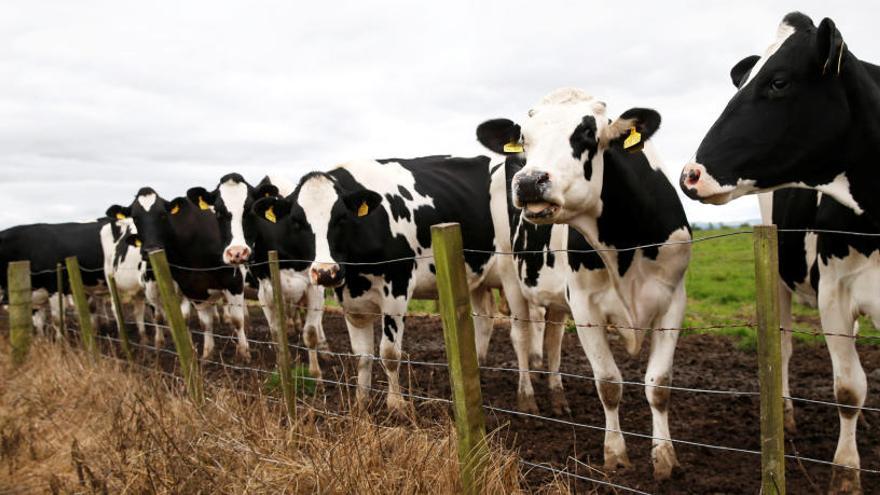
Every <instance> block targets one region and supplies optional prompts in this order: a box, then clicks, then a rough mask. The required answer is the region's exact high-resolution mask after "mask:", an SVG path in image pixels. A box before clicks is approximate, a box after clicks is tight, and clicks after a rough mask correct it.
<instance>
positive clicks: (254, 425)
mask: <svg viewBox="0 0 880 495" xmlns="http://www.w3.org/2000/svg"><path fill="white" fill-rule="evenodd" d="M8 356H9V353H8V347H7V343H6V342H5V341H2V342H0V373H2V378H0V492H21V493H30V492H37V493H39V492H52V493H70V492H79V493H83V492H86V493H359V494H361V493H363V494H370V493H376V494H388V493H395V494H398V493H403V494H405V493H455V492H458V491H459V484H458V483H459V480H458V472H457V460H456V453H455V441H454V430H453V429H452V428H451V427H450V425H449V422H448V421H445V422H442V424H437V425H433V426H428V427H420V428H414V427H412V426H385V425H380V424H376V421H375V420H373V419H371V418H370V417H369V416H368V415H360V416H345V417H335V416H328V415H325V414H323V413H320V412H318V411H315V410H303V411H302V414H301V415H300V419H299V420H298V421H297V422H296V423H295V424H294V425H292V426H289V425H288V424H287V423H286V420H284V419H283V416H284V415H283V410H282V409H281V407H280V406H279V405H277V404H273V403H271V402H269V401H267V400H265V398H264V397H262V398H256V399H255V398H254V397H253V396H252V395H248V394H246V393H242V392H241V391H238V390H234V389H231V388H225V387H219V388H218V387H212V388H211V392H210V393H209V399H208V400H207V403H206V404H205V405H204V406H203V407H202V408H197V407H195V406H194V405H193V404H191V403H190V402H189V401H188V400H187V399H186V398H185V396H183V395H182V393H181V390H180V389H179V384H177V383H175V382H174V381H173V380H170V379H168V378H167V377H166V378H162V377H160V376H159V375H156V374H151V373H146V372H143V371H138V370H134V371H126V370H125V369H124V365H123V364H121V363H120V362H118V361H112V360H110V359H107V358H101V359H99V360H98V362H96V363H91V362H89V360H88V359H86V358H85V356H84V355H83V354H82V353H81V352H80V351H78V350H75V349H71V348H69V347H66V346H64V345H59V344H50V343H44V342H37V343H36V344H35V345H34V347H33V348H32V351H31V355H30V357H29V359H28V361H27V362H26V363H25V364H24V365H23V366H21V367H19V368H17V369H16V368H13V367H12V365H11V363H10V361H9V358H8ZM220 385H222V384H220ZM239 387H240V385H239ZM247 392H250V393H259V392H260V386H259V384H254V386H253V387H252V389H251V390H249V391H247ZM492 452H493V455H492V456H491V463H492V465H491V466H490V467H489V469H487V470H486V472H487V474H486V480H485V486H486V490H485V491H486V493H522V492H523V491H524V488H523V487H524V484H523V480H522V475H521V473H520V471H519V467H518V462H517V458H516V457H515V456H514V455H513V454H511V453H509V452H504V451H502V450H501V449H499V448H498V447H496V446H493V448H492ZM540 491H542V492H548V493H550V492H560V491H567V490H566V487H565V486H563V485H562V484H561V483H560V482H556V483H555V484H552V485H550V486H545V487H542V488H541V490H540Z"/></svg>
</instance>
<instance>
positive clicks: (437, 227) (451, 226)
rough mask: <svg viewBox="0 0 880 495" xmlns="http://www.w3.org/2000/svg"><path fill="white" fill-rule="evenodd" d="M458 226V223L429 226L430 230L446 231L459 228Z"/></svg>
mask: <svg viewBox="0 0 880 495" xmlns="http://www.w3.org/2000/svg"><path fill="white" fill-rule="evenodd" d="M459 227H460V224H459V223H458V222H446V223H438V224H434V225H431V230H448V229H455V228H459Z"/></svg>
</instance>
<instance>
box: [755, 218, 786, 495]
mask: <svg viewBox="0 0 880 495" xmlns="http://www.w3.org/2000/svg"><path fill="white" fill-rule="evenodd" d="M754 232H755V233H754V243H755V287H756V291H755V297H756V301H755V302H756V305H755V307H756V310H757V321H758V378H759V381H760V393H761V493H764V494H765V495H766V494H780V495H784V494H785V438H784V433H783V413H782V411H783V408H782V405H783V398H782V343H781V334H780V328H779V251H778V249H779V248H778V243H777V232H776V226H775V225H756V226H755V231H754Z"/></svg>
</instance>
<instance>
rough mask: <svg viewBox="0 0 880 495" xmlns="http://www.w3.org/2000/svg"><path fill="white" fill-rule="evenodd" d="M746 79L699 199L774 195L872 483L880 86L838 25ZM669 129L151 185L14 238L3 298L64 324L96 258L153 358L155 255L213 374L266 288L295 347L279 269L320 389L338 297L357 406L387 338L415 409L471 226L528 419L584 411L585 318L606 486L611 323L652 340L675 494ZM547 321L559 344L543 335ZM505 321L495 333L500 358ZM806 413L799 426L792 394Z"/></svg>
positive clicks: (651, 375)
mask: <svg viewBox="0 0 880 495" xmlns="http://www.w3.org/2000/svg"><path fill="white" fill-rule="evenodd" d="M731 78H732V80H733V83H734V85H735V86H736V88H737V90H736V93H735V94H734V96H733V97H732V99H731V100H730V103H729V104H728V106H727V108H726V109H725V110H724V111H723V113H722V114H721V116H720V117H719V118H718V120H717V121H716V123H715V124H714V125H713V126H712V128H711V129H710V130H709V132H708V134H707V135H706V137H705V138H704V139H703V141H702V143H700V145H699V148H698V151H697V153H696V155H695V158H694V161H692V162H691V163H688V164H687V165H685V167H684V169H683V170H682V173H681V178H680V184H679V186H680V188H681V190H682V191H683V192H684V193H685V194H686V195H687V196H688V197H690V198H692V199H696V200H699V201H702V202H706V203H714V204H722V203H726V202H728V201H730V200H732V199H734V198H736V197H739V196H741V195H744V194H752V193H763V194H761V197H760V198H761V206H762V215H763V216H764V220H765V221H766V222H768V223H769V222H771V221H772V222H773V223H775V224H777V225H778V226H779V227H780V228H781V229H783V232H781V234H780V274H781V280H782V282H783V283H782V284H781V287H780V295H781V298H782V302H783V304H782V306H783V308H782V315H781V320H782V326H783V328H784V329H791V309H790V304H791V300H792V297H793V296H795V297H798V298H800V299H802V300H805V301H807V302H809V303H812V304H816V305H818V307H819V310H820V314H821V320H822V327H823V330H824V331H825V332H826V333H827V334H829V335H828V336H827V339H826V341H827V343H828V349H829V351H830V355H831V359H832V363H833V369H834V391H835V396H836V399H837V401H838V402H839V403H841V404H843V405H845V406H852V407H841V408H839V416H840V437H839V443H838V448H837V451H836V453H835V456H834V462H835V463H836V464H840V465H843V466H849V467H854V468H857V467H858V466H859V455H858V451H857V448H856V441H855V439H856V426H857V418H858V408H859V407H861V406H862V405H863V404H864V400H865V394H866V391H867V382H866V376H865V373H864V371H863V369H862V367H861V364H860V362H859V357H858V354H857V352H856V346H855V339H854V338H852V337H854V336H855V335H856V333H857V332H858V325H857V317H858V316H859V315H868V316H871V317H873V318H874V320H875V321H876V322H878V323H880V249H878V248H880V238H877V237H872V236H852V235H842V234H839V233H835V232H831V231H855V232H865V233H874V232H880V230H878V226H880V199H878V198H880V196H878V195H877V194H876V191H878V190H880V189H878V186H880V169H875V168H871V167H873V165H871V163H870V162H871V161H872V159H874V160H876V157H877V156H880V68H878V67H876V66H874V65H871V64H868V63H865V62H862V61H860V60H858V59H857V58H856V57H855V55H853V54H852V53H851V52H850V51H849V47H848V46H847V45H846V43H845V42H844V41H843V38H842V36H841V34H840V32H839V31H838V30H837V29H836V28H835V26H834V23H833V22H832V21H831V20H829V19H825V20H823V21H822V23H821V24H820V25H819V26H818V27H815V26H814V24H813V22H812V20H810V19H809V18H808V17H806V16H805V15H803V14H799V13H793V14H789V15H788V16H786V17H785V18H784V19H783V21H782V23H781V24H780V27H779V30H778V38H777V40H776V41H775V42H774V43H773V45H771V47H770V48H768V50H767V51H766V52H765V53H764V54H763V55H762V56H752V57H747V58H746V59H744V60H743V61H741V62H740V63H738V64H736V65H735V66H734V68H733V69H732V71H731ZM660 120H661V118H660V114H659V113H658V112H656V111H654V110H651V109H646V108H633V109H630V110H627V111H625V112H623V113H622V114H620V115H619V116H614V115H609V114H608V113H607V109H606V104H605V103H604V102H602V101H600V100H598V99H596V98H594V97H592V96H590V95H589V94H588V93H586V92H584V91H581V90H579V89H572V88H564V89H559V90H556V91H553V92H551V93H549V94H547V95H546V96H544V97H543V98H542V99H541V100H540V101H539V102H538V103H537V104H536V105H535V106H533V107H532V108H531V109H529V110H528V112H527V113H526V114H525V116H524V117H523V118H522V119H521V120H519V122H514V121H512V120H508V119H493V120H488V121H486V122H484V123H482V124H480V125H479V126H478V127H477V129H476V135H477V140H478V141H479V142H480V143H481V144H482V145H483V146H485V147H486V148H487V149H488V150H490V151H492V152H493V154H492V157H486V156H478V157H474V158H457V157H451V156H428V157H422V158H415V159H382V160H359V161H351V162H347V163H344V164H342V165H338V166H336V167H333V168H330V169H329V170H325V171H316V172H311V173H308V174H306V175H304V176H302V177H301V178H300V179H299V180H298V181H290V180H287V179H284V178H281V177H270V176H267V177H265V178H263V179H262V180H261V181H260V182H259V183H257V184H253V185H252V184H250V183H248V182H247V181H246V180H245V179H244V178H243V177H242V176H241V175H239V174H234V173H233V174H229V175H226V176H224V177H222V178H220V180H219V182H218V184H217V186H216V187H214V188H213V189H211V190H208V189H206V188H203V187H192V188H190V189H189V190H188V191H187V193H186V195H185V196H181V197H177V198H171V199H169V198H164V197H162V196H161V195H160V194H159V193H158V192H157V191H155V190H153V189H152V188H149V187H144V188H142V189H140V190H139V191H137V193H136V194H135V197H134V200H133V201H132V202H131V203H130V204H127V205H112V206H110V207H109V208H108V209H107V211H106V215H105V216H104V217H102V218H101V219H99V220H97V221H96V222H90V223H67V224H53V225H47V224H36V225H23V226H18V227H13V228H10V229H8V230H6V231H3V232H0V272H2V273H0V275H2V277H0V283H2V284H3V286H4V289H5V288H6V287H5V284H6V264H7V263H8V262H9V261H13V260H20V259H27V260H30V262H31V267H32V271H33V272H34V275H33V280H32V286H33V289H34V295H33V300H34V303H35V308H36V309H35V314H34V321H35V324H36V325H37V327H38V328H40V329H42V328H43V327H44V326H46V325H49V326H55V327H56V328H57V327H58V321H59V315H60V312H59V307H58V304H57V302H56V301H57V300H58V298H57V297H54V295H55V294H57V293H58V292H59V291H61V292H66V291H67V290H68V288H67V287H57V282H56V278H55V273H54V268H55V266H56V263H58V262H59V261H62V260H63V259H64V257H66V256H72V255H75V256H78V257H79V260H80V264H81V265H82V266H83V267H84V268H85V270H84V273H83V277H84V281H85V283H86V285H88V286H89V288H90V290H91V293H92V294H93V295H94V296H95V297H96V298H97V297H99V296H100V295H101V294H102V292H104V288H105V283H104V278H105V277H106V276H110V275H113V276H114V278H115V280H116V283H117V286H118V288H119V293H120V297H121V299H122V300H123V302H124V303H126V304H130V305H131V307H132V314H133V315H134V318H135V320H136V323H137V329H138V332H139V334H140V337H141V339H142V340H143V339H146V338H147V337H146V329H145V324H144V319H145V315H146V314H147V311H146V308H147V306H150V307H151V308H152V311H151V312H152V314H153V318H154V319H156V320H161V318H162V307H161V304H160V302H159V298H158V290H157V286H156V282H155V280H154V279H153V276H152V272H151V271H150V270H148V269H147V263H146V260H147V255H148V254H149V253H150V252H153V251H155V250H158V249H163V250H165V252H166V255H167V258H168V261H169V265H170V266H171V271H172V276H173V279H174V282H175V284H176V290H177V291H178V293H179V295H180V298H181V301H182V304H181V309H182V310H183V312H184V316H186V317H188V316H189V314H190V312H191V311H192V309H193V308H194V309H195V312H196V314H197V317H198V321H199V325H200V327H201V329H202V331H203V332H204V334H205V338H204V344H203V348H202V355H203V356H204V357H206V358H207V357H210V356H211V354H212V352H213V347H214V342H213V329H214V326H215V324H216V323H217V322H218V321H221V320H222V321H225V322H227V323H228V324H229V325H231V326H232V327H233V328H234V329H235V331H236V334H237V355H238V357H239V358H240V359H242V360H247V359H249V349H248V340H247V337H246V334H245V329H246V325H245V320H246V311H245V309H246V301H245V294H246V293H248V292H252V290H255V293H256V299H258V300H259V302H260V303H261V304H260V305H261V307H262V308H263V311H264V312H265V316H266V320H267V321H268V322H270V326H272V330H273V331H277V329H276V328H274V325H275V317H274V315H273V314H272V300H273V296H274V294H273V289H272V284H271V283H270V277H269V269H268V265H267V260H268V254H269V252H270V251H272V250H275V251H277V252H278V253H279V257H280V258H281V260H282V261H281V268H282V290H283V292H284V294H283V295H284V299H285V300H286V301H288V302H289V303H290V304H297V305H302V306H304V307H306V308H308V309H307V311H308V312H307V315H306V321H305V324H304V325H303V332H302V333H303V341H304V343H305V345H306V346H307V347H308V348H309V349H310V364H309V366H310V372H311V374H312V375H313V376H316V377H319V376H320V374H321V370H320V366H319V361H318V359H317V352H318V351H319V350H320V349H321V348H322V347H324V346H326V340H325V337H324V333H323V329H322V325H321V311H322V308H323V304H324V289H325V288H328V289H332V290H333V291H334V292H335V295H336V298H337V300H338V301H339V303H340V305H341V306H342V308H343V309H344V311H345V322H346V325H347V328H348V331H349V336H350V341H351V351H352V352H353V353H355V354H358V355H361V356H362V357H360V358H359V362H358V376H357V383H358V399H359V400H361V399H364V398H365V396H366V394H367V393H368V391H369V390H370V388H371V387H370V385H371V373H372V358H371V357H370V356H372V355H375V354H376V352H375V349H374V334H373V332H374V324H375V323H376V321H378V323H379V324H378V326H379V328H380V330H381V335H380V343H379V350H378V351H379V352H378V355H379V357H380V358H381V360H382V363H383V369H384V370H385V373H386V375H387V381H388V391H387V405H388V407H390V408H392V409H397V408H401V407H404V406H405V401H404V399H403V396H402V394H401V387H400V382H399V377H398V368H399V362H400V359H401V355H402V350H403V347H404V346H403V339H404V329H405V324H406V320H405V316H404V315H405V314H406V310H407V306H408V303H409V301H410V300H411V299H413V298H433V297H435V295H436V289H435V267H434V265H433V253H432V247H431V236H430V227H431V226H432V225H434V224H438V223H444V222H457V223H459V224H460V225H461V231H462V239H463V245H464V248H465V264H466V272H467V282H468V285H469V288H470V298H471V304H472V306H473V308H474V312H475V313H476V314H477V315H492V314H494V309H493V308H494V298H493V295H492V289H503V293H504V295H505V297H506V298H507V302H508V305H509V307H510V311H511V317H512V318H511V337H512V338H511V340H512V342H513V346H514V349H515V352H516V357H517V363H518V369H519V370H520V373H519V384H518V390H517V400H518V407H519V408H520V409H521V410H523V411H527V412H537V411H539V410H541V409H548V410H550V411H551V412H552V413H553V414H557V415H559V414H565V413H567V412H569V411H568V410H569V408H568V404H567V401H566V399H565V394H564V392H563V388H562V381H561V377H560V376H559V375H558V374H555V375H554V374H551V375H550V378H549V380H548V385H549V388H550V397H551V403H550V404H548V405H546V407H543V406H542V407H540V408H539V405H538V404H537V403H536V400H535V395H534V390H533V385H532V380H531V373H530V372H529V371H530V369H531V368H534V367H536V366H540V365H541V362H542V360H543V357H544V354H545V353H546V359H547V369H548V370H549V371H551V372H556V371H558V370H559V364H560V354H561V345H562V331H563V328H562V324H561V323H560V322H562V321H564V320H565V319H566V317H567V316H571V318H572V319H573V320H574V321H575V324H576V325H577V332H578V337H579V339H580V342H581V345H582V347H583V350H584V352H585V353H586V356H587V358H588V360H589V362H590V365H591V368H592V370H593V373H594V375H595V378H596V381H595V383H596V388H597V391H598V394H599V398H600V400H601V403H602V406H603V408H604V412H605V419H606V422H605V427H606V433H605V443H604V456H605V467H606V468H607V469H611V470H613V469H617V468H619V467H626V466H628V465H629V464H630V461H629V459H628V456H627V451H626V445H625V442H624V438H623V436H622V432H621V430H620V421H619V417H618V412H619V411H618V409H619V407H618V406H619V403H620V400H621V394H622V393H623V388H622V376H621V373H620V370H619V368H618V366H617V364H616V363H615V360H614V357H613V355H612V353H611V348H610V345H609V339H608V332H609V331H611V330H609V329H608V328H606V326H612V327H613V328H614V331H615V332H617V333H618V334H619V336H620V341H621V342H622V344H623V345H624V346H625V348H626V350H627V351H628V352H629V354H630V355H633V356H636V355H638V354H639V353H640V350H641V348H642V346H643V343H644V340H645V338H647V337H649V338H650V355H649V358H648V364H647V368H646V373H645V384H646V386H645V387H644V390H645V395H646V398H647V401H648V403H649V405H650V408H651V413H652V416H653V421H652V424H653V431H652V433H651V437H652V438H653V448H652V452H651V459H652V462H653V465H654V475H655V477H656V478H657V479H666V478H669V477H670V476H671V474H672V472H673V470H674V469H676V468H677V467H678V461H677V459H676V454H675V450H674V448H673V444H672V441H671V435H670V430H669V424H668V410H669V407H670V390H671V389H670V388H669V387H670V385H671V383H672V363H673V356H674V353H675V348H676V342H677V339H678V331H676V330H669V329H675V328H678V327H680V326H681V323H682V319H683V316H684V312H685V306H686V301H687V297H686V293H685V284H684V277H685V272H686V269H687V266H688V263H689V261H690V253H691V244H690V241H691V230H690V227H689V224H688V220H687V218H686V216H685V212H684V208H683V206H682V203H681V201H680V200H679V196H678V194H677V192H676V191H675V189H674V187H673V185H672V184H671V183H670V182H669V180H667V178H666V176H665V175H664V174H663V172H662V170H661V164H660V161H659V159H658V156H657V154H656V152H655V149H654V147H653V144H652V143H651V141H650V139H651V137H652V136H653V135H654V133H655V132H656V131H657V130H658V128H659V127H660ZM783 188H789V189H783ZM791 188H794V189H791ZM786 230H789V231H786ZM541 319H545V320H546V321H547V323H546V325H544V324H538V323H536V322H535V320H541ZM492 324H493V320H492V318H489V317H479V316H478V317H477V318H476V319H475V325H476V341H477V342H476V344H477V351H478V355H479V357H480V359H481V360H484V359H485V358H486V356H487V353H488V350H489V340H490V337H491V333H492V326H493V325H492ZM156 328H157V331H156V332H155V335H154V339H155V343H156V345H158V346H161V345H162V343H163V342H162V340H163V332H162V330H161V327H156ZM651 329H657V330H655V331H650V330H651ZM41 331H42V330H41ZM791 350H792V347H791V334H790V332H783V354H784V356H783V360H784V361H783V364H784V394H785V395H786V397H788V396H789V386H788V374H787V368H788V362H789V359H790V358H791ZM785 411H786V427H787V428H788V429H789V430H790V431H793V430H794V428H795V421H794V412H793V407H792V403H791V400H789V399H786V408H785ZM831 484H832V491H839V492H858V491H859V490H860V481H859V476H858V471H857V470H854V469H843V468H835V469H834V472H833V476H832V481H831Z"/></svg>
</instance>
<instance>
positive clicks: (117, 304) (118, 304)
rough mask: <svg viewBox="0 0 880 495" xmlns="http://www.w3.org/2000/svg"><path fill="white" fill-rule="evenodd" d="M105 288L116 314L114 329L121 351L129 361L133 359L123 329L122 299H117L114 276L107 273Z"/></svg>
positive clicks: (117, 293) (126, 335) (126, 334)
mask: <svg viewBox="0 0 880 495" xmlns="http://www.w3.org/2000/svg"><path fill="white" fill-rule="evenodd" d="M107 288H108V289H109V290H110V302H111V303H112V304H113V315H114V316H116V331H117V332H118V333H119V343H120V344H121V345H122V352H123V353H125V359H127V360H128V361H129V362H131V361H132V360H133V357H132V355H131V346H130V345H129V344H128V332H126V331H125V314H124V313H123V312H122V301H121V300H120V299H119V290H118V289H117V288H116V277H115V276H113V275H112V274H107Z"/></svg>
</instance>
